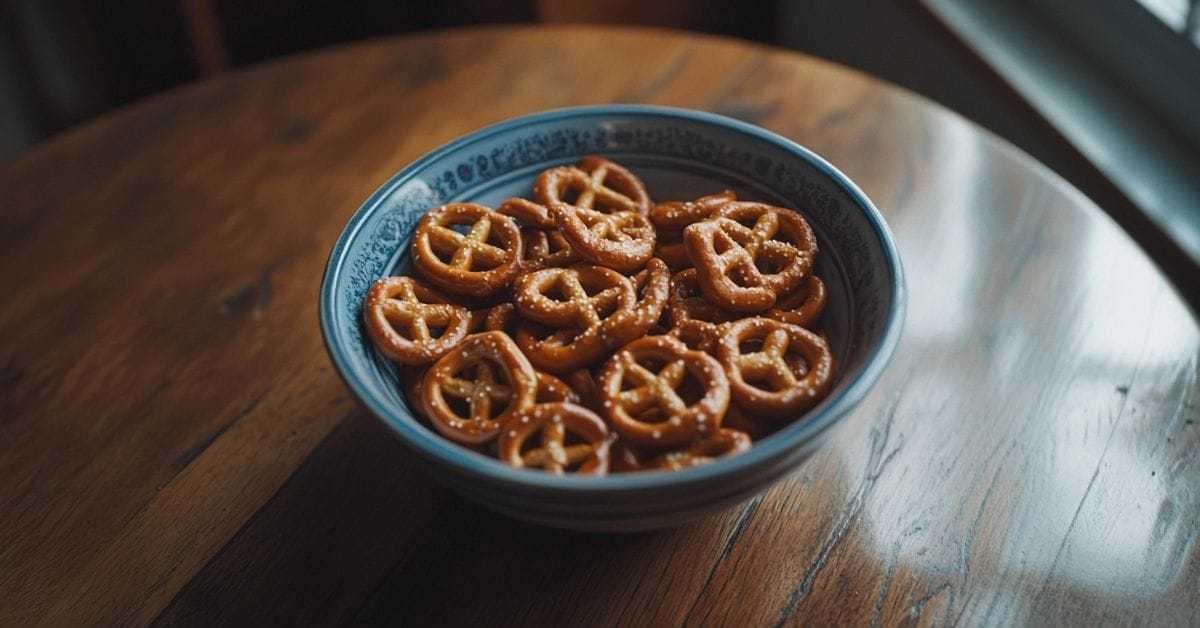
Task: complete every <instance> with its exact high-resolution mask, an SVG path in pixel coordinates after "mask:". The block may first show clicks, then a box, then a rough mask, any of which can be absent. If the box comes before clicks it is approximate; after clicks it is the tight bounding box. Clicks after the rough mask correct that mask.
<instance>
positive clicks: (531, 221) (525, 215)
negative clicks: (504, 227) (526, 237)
mask: <svg viewBox="0 0 1200 628" xmlns="http://www.w3.org/2000/svg"><path fill="white" fill-rule="evenodd" d="M496 211H497V212H498V213H501V214H504V215H505V216H509V217H512V218H516V219H517V220H518V221H520V222H521V224H523V225H525V226H526V227H533V228H535V229H557V228H558V225H557V224H555V222H554V216H552V215H551V214H550V209H549V208H548V207H546V206H545V205H542V204H541V203H535V202H533V201H531V200H529V199H525V198H519V197H513V198H510V199H506V200H505V201H504V202H502V203H500V206H499V207H497V208H496Z"/></svg>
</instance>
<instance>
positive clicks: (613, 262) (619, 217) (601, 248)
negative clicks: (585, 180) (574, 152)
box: [550, 202, 655, 272]
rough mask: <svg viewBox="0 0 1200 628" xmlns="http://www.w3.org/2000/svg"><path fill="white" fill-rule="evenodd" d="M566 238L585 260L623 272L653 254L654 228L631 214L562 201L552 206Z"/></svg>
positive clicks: (632, 268) (639, 264) (635, 268)
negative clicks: (601, 210) (599, 209)
mask: <svg viewBox="0 0 1200 628" xmlns="http://www.w3.org/2000/svg"><path fill="white" fill-rule="evenodd" d="M550 211H551V213H553V214H554V221H555V223H557V224H558V229H559V231H560V232H562V236H563V239H564V240H566V241H567V243H568V244H570V245H571V248H572V249H574V250H575V252H576V253H578V254H579V256H580V257H582V258H583V259H585V260H587V261H589V262H592V263H594V264H600V265H602V266H607V267H609V268H613V269H616V270H619V271H622V272H629V271H634V270H637V269H638V268H641V267H642V265H643V264H645V263H646V260H648V259H650V258H651V257H652V256H653V255H654V238H655V235H654V225H651V224H650V221H649V220H647V219H646V217H645V216H643V215H642V214H639V213H637V212H632V211H618V212H614V213H611V214H606V213H603V212H599V211H596V210H594V209H588V208H585V207H577V206H575V205H570V204H567V203H562V202H555V203H553V204H551V205H550Z"/></svg>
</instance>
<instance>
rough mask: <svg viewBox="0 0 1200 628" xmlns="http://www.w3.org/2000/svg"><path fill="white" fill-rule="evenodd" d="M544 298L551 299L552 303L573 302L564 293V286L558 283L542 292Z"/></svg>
mask: <svg viewBox="0 0 1200 628" xmlns="http://www.w3.org/2000/svg"><path fill="white" fill-rule="evenodd" d="M542 296H544V297H546V298H547V299H550V300H551V301H559V302H561V303H566V302H568V301H570V300H571V297H569V296H567V293H565V292H563V288H562V284H561V283H559V282H557V281H556V282H554V283H553V284H552V285H549V286H546V287H545V288H544V289H543V290H542Z"/></svg>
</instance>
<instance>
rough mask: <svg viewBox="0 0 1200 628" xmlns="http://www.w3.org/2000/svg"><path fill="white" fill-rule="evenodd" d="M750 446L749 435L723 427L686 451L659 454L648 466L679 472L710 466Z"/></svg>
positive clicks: (696, 441) (694, 443)
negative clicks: (719, 459)
mask: <svg viewBox="0 0 1200 628" xmlns="http://www.w3.org/2000/svg"><path fill="white" fill-rule="evenodd" d="M750 445H751V440H750V436H749V435H747V434H745V433H744V432H739V431H738V430H733V429H729V428H724V427H723V428H721V429H719V430H717V432H716V433H715V434H710V435H708V436H705V437H704V438H701V439H698V440H695V441H693V442H692V444H691V445H688V447H687V448H686V449H681V450H678V451H668V452H666V453H663V454H659V455H658V456H657V457H655V458H654V460H652V461H650V463H649V465H647V466H648V467H650V468H655V469H668V470H671V471H679V470H681V469H686V468H688V467H698V466H701V465H705V464H709V463H710V462H713V461H715V460H716V459H717V458H724V457H726V456H733V455H736V454H740V453H742V452H744V451H746V450H748V449H750Z"/></svg>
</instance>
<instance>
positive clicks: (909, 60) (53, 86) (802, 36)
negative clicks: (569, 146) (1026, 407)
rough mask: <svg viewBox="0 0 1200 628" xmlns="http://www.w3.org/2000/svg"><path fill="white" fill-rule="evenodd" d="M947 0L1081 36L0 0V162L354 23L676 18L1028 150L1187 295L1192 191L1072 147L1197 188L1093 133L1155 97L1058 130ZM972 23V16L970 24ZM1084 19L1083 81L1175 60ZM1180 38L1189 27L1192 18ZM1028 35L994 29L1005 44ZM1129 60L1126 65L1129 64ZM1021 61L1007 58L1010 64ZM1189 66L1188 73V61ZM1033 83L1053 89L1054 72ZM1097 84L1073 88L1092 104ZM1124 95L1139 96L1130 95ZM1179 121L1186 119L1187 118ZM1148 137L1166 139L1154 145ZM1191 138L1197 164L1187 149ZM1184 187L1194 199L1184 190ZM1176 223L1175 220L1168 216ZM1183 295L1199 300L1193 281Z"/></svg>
mask: <svg viewBox="0 0 1200 628" xmlns="http://www.w3.org/2000/svg"><path fill="white" fill-rule="evenodd" d="M1093 1H1101V0H1055V2H1053V3H1048V4H1047V5H1045V6H1053V7H1057V8H1060V9H1062V8H1064V7H1069V6H1085V5H1086V6H1092V8H1095V6H1093V5H1088V4H1087V2H1093ZM1072 2H1074V4H1071V3H1072ZM1080 2H1083V3H1084V5H1080V4H1079V3H1080ZM1060 3H1065V4H1060ZM1102 3H1103V4H1104V5H1105V6H1108V7H1109V8H1110V9H1112V8H1113V7H1117V8H1121V9H1122V10H1123V11H1124V10H1128V11H1136V12H1138V13H1137V14H1136V15H1135V17H1140V18H1145V19H1144V20H1142V21H1146V22H1154V23H1155V24H1152V25H1151V26H1152V27H1153V28H1155V29H1161V33H1162V34H1164V35H1167V36H1173V34H1172V33H1170V32H1169V31H1168V30H1167V29H1166V28H1165V27H1164V26H1163V25H1162V24H1157V21H1156V20H1155V19H1154V18H1153V17H1151V16H1150V14H1149V13H1147V12H1146V11H1144V10H1143V8H1142V7H1141V6H1140V5H1137V4H1136V3H1135V1H1134V0H1102ZM1190 6H1192V12H1191V13H1189V15H1190V16H1192V17H1194V18H1195V19H1196V21H1197V22H1198V23H1200V9H1197V8H1196V7H1200V0H1197V1H1196V2H1195V3H1193V4H1192V5H1190ZM947 7H950V8H952V9H953V8H955V7H957V8H962V7H975V8H976V9H977V10H982V9H983V8H986V7H991V8H988V9H987V11H993V12H995V11H1000V12H1001V13H1003V12H1005V11H1007V12H1011V13H1014V14H1021V15H1026V16H1027V17H1029V18H1030V19H1033V20H1035V22H1033V23H1034V24H1035V25H1036V26H1039V27H1041V29H1042V30H1043V31H1044V32H1043V33H1042V34H1043V37H1044V38H1048V39H1049V40H1050V41H1055V42H1060V41H1061V42H1067V41H1068V40H1069V39H1070V38H1069V37H1067V36H1066V34H1067V31H1070V30H1071V29H1066V28H1064V27H1063V24H1064V23H1066V24H1068V25H1072V28H1074V30H1075V31H1080V32H1082V33H1083V34H1087V32H1088V30H1089V29H1088V27H1086V26H1085V25H1084V23H1083V22H1082V21H1079V24H1075V22H1076V21H1078V20H1075V19H1074V18H1073V16H1075V15H1077V14H1075V13H1071V12H1070V11H1066V15H1065V16H1059V18H1058V19H1057V20H1056V19H1044V18H1045V16H1042V15H1040V14H1041V13H1043V11H1041V9H1043V8H1044V6H1043V4H1042V3H1040V2H1037V1H1036V0H1011V2H1010V1H1006V2H1003V3H1000V2H988V1H985V0H978V1H975V0H884V1H878V0H837V1H828V0H766V1H763V2H735V1H732V0H656V1H651V0H606V1H605V2H603V3H597V2H580V1H576V0H479V1H471V0H440V1H438V2H420V3H402V2H395V1H388V0H341V1H339V0H308V1H303V2H302V1H287V0H258V1H252V2H245V1H235V0H110V1H101V0H0V164H3V163H4V162H5V161H7V160H10V159H14V158H16V157H17V156H19V155H20V154H21V153H22V152H23V151H25V150H29V149H30V147H32V146H34V145H36V143H37V142H39V141H42V140H44V139H46V138H48V137H51V136H53V135H54V134H56V133H59V132H62V131H64V130H66V129H68V128H70V127H72V126H74V125H77V124H80V123H82V122H84V121H86V120H88V119H90V118H92V117H94V116H97V115H101V114H103V113H104V112H106V111H109V110H111V109H113V108H116V107H120V106H121V105H124V104H126V103H130V102H134V101H136V100H138V99H141V98H146V97H150V96H152V95H153V94H155V93H157V92H160V91H162V90H166V89H170V88H172V87H175V86H179V85H182V84H185V83H188V82H191V81H196V80H206V79H211V78H214V77H218V76H220V75H222V74H224V73H227V72H231V71H236V70H237V69H238V68H241V67H244V66H246V65H249V64H254V63H260V62H265V61H269V60H270V59H274V58H277V57H281V56H284V55H289V54H296V53H300V52H304V51H308V50H314V49H318V48H322V47H327V46H334V45H341V44H346V43H349V42H354V41H358V40H362V39H367V38H374V37H387V36H394V35H400V34H404V33H410V32H414V31H424V30H431V29H443V28H453V27H458V26H467V25H483V24H500V23H527V24H529V23H564V22H568V23H571V22H573V23H579V22H587V23H623V24H636V25H643V26H653V27H663V28H672V29H687V30H692V31H701V32H707V33H712V34H716V35H721V36H728V37H737V38H743V39H748V40H752V41H757V42H761V43H766V44H770V45H774V46H779V47H784V48H789V49H792V50H796V51H800V52H805V53H809V54H813V55H816V56H819V57H822V58H825V59H829V60H832V61H835V62H838V63H842V64H845V65H848V66H851V67H855V68H858V69H860V70H863V71H865V72H867V73H869V74H872V75H875V76H877V77H879V78H882V79H884V80H887V81H890V82H892V83H896V84H898V85H901V86H903V87H907V88H908V89H910V90H913V91H914V92H917V93H919V94H921V95H923V96H925V97H927V98H930V99H932V100H934V101H937V102H939V103H941V104H943V105H945V106H946V107H948V108H950V109H952V110H955V111H957V112H959V113H960V114H962V115H964V116H965V117H967V118H969V119H971V120H973V121H974V122H976V123H978V124H979V125H981V126H983V127H985V128H987V129H989V130H991V131H992V132H994V133H996V134H997V135H999V136H1001V137H1003V138H1005V139H1007V140H1009V141H1010V142H1012V143H1013V144H1015V145H1016V146H1017V147H1019V148H1021V149H1022V150H1024V151H1025V152H1026V153H1029V154H1030V155H1031V156H1033V157H1034V158H1036V159H1038V160H1039V161H1041V162H1043V163H1045V164H1046V165H1047V166H1049V168H1050V169H1051V170H1053V171H1055V172H1057V173H1058V174H1059V175H1061V176H1062V177H1064V178H1065V179H1067V180H1068V181H1069V182H1071V183H1072V184H1073V185H1074V186H1075V187H1076V188H1078V189H1079V190H1081V191H1082V192H1083V193H1084V194H1086V195H1088V196H1089V197H1090V198H1091V199H1092V200H1093V201H1095V202H1096V204H1097V205H1099V206H1100V207H1101V208H1103V209H1104V210H1106V211H1107V212H1108V213H1109V214H1110V215H1112V216H1113V217H1114V218H1115V219H1116V220H1117V222H1118V223H1120V224H1121V225H1122V227H1124V228H1125V229H1126V230H1127V231H1128V232H1129V233H1130V234H1131V235H1132V236H1133V237H1134V238H1135V239H1136V240H1137V241H1138V242H1139V243H1140V244H1141V245H1142V246H1143V248H1144V249H1145V250H1146V251H1147V253H1148V254H1149V255H1150V256H1151V258H1153V259H1154V260H1155V261H1156V262H1157V263H1158V264H1159V265H1160V267H1161V268H1163V269H1164V270H1165V271H1166V272H1167V275H1168V276H1169V277H1173V278H1174V279H1175V280H1176V281H1177V282H1178V281H1182V282H1183V285H1184V286H1185V288H1184V289H1183V292H1184V293H1185V296H1188V294H1189V293H1190V292H1191V291H1192V288H1191V286H1193V285H1195V283H1196V275H1197V273H1198V271H1200V253H1196V254H1195V255H1192V254H1191V253H1188V252H1185V251H1184V249H1183V248H1181V247H1180V246H1179V244H1178V242H1180V241H1184V240H1186V238H1187V236H1186V235H1185V236H1183V237H1182V238H1181V237H1180V236H1178V233H1185V234H1186V233H1187V232H1189V230H1190V232H1192V233H1197V232H1200V207H1193V205H1195V203H1193V202H1192V198H1190V197H1187V196H1186V195H1185V196H1180V197H1178V198H1172V197H1171V196H1170V195H1169V194H1168V195H1162V194H1156V195H1152V197H1151V198H1150V200H1151V201H1152V203H1151V204H1149V205H1148V204H1147V203H1146V200H1147V199H1146V198H1142V199H1140V200H1138V201H1134V200H1132V199H1133V197H1132V196H1130V190H1137V189H1139V186H1141V187H1142V188H1144V187H1145V186H1144V185H1142V184H1141V183H1139V181H1138V180H1136V178H1133V179H1132V180H1123V179H1122V178H1121V177H1122V175H1123V174H1124V170H1123V169H1122V168H1120V167H1119V164H1118V166H1117V167H1113V165H1112V164H1111V163H1110V164H1107V165H1106V164H1104V163H1103V161H1102V160H1101V161H1097V159H1096V157H1097V154H1087V153H1085V152H1084V151H1085V150H1086V149H1087V148H1088V147H1089V146H1090V147H1091V148H1092V149H1096V148H1097V147H1099V148H1100V149H1101V150H1100V151H1099V153H1098V154H1099V155H1100V156H1101V157H1104V156H1106V155H1113V154H1124V153H1126V152H1130V151H1131V150H1132V151H1133V152H1140V156H1139V157H1138V159H1139V160H1140V161H1139V163H1154V164H1156V165H1153V166H1148V167H1151V168H1156V169H1154V170H1150V172H1155V173H1158V172H1165V171H1168V170H1173V171H1174V172H1176V173H1182V174H1181V175H1180V178H1181V179H1183V180H1184V181H1183V185H1182V186H1180V187H1177V190H1188V189H1190V187H1189V186H1194V185H1200V179H1197V180H1195V181H1188V179H1193V178H1194V177H1191V176H1190V175H1189V174H1188V173H1189V172H1190V170H1189V168H1188V167H1186V165H1185V164H1184V162H1181V161H1179V159H1178V157H1179V155H1181V154H1184V153H1182V152H1180V151H1179V150H1177V149H1178V148H1179V146H1176V145H1175V144H1178V143H1179V142H1178V141H1177V138H1180V137H1184V135H1183V134H1180V133H1176V132H1174V131H1171V130H1170V129H1166V130H1162V129H1160V132H1159V133H1158V135H1157V136H1156V137H1157V138H1166V140H1165V144H1170V145H1169V146H1164V140H1162V139H1154V138H1151V139H1150V140H1149V141H1147V142H1144V143H1143V144H1142V145H1140V146H1137V147H1133V148H1132V149H1131V148H1130V147H1123V146H1121V145H1120V144H1111V145H1105V144H1104V142H1105V141H1106V140H1105V138H1106V137H1115V136H1114V135H1113V134H1112V133H1107V132H1106V129H1114V128H1150V126H1147V125H1154V124H1158V126H1160V127H1164V128H1165V127H1169V126H1171V125H1170V124H1169V123H1166V122H1164V120H1166V118H1164V117H1163V116H1162V115H1160V113H1159V112H1157V111H1155V110H1153V109H1147V110H1145V111H1143V112H1142V113H1139V114H1137V116H1138V117H1137V118H1136V119H1133V120H1115V121H1114V120H1107V121H1104V122H1101V123H1099V125H1098V126H1094V127H1093V128H1092V132H1093V136H1092V138H1090V139H1088V140H1087V141H1085V142H1083V143H1081V142H1080V141H1079V138H1074V139H1069V138H1068V136H1066V135H1064V134H1063V132H1062V130H1061V128H1060V127H1059V126H1056V124H1055V123H1054V120H1053V118H1052V117H1048V116H1047V114H1046V111H1045V110H1044V108H1038V107H1036V106H1035V105H1033V104H1031V102H1035V101H1034V100H1031V99H1030V98H1029V94H1028V93H1027V92H1021V91H1018V88H1019V87H1020V86H1019V82H1017V83H1014V81H1013V76H1011V75H1009V74H1004V73H1001V72H1002V70H1000V69H998V68H997V66H996V65H995V62H994V59H992V60H988V59H986V58H985V57H984V56H980V55H981V53H980V48H979V42H978V41H972V40H970V39H969V38H968V37H966V36H964V35H963V33H962V31H961V29H958V30H952V28H953V27H952V26H951V25H950V23H949V22H947V21H946V11H947ZM987 11H981V14H986V13H987ZM1062 12H1063V11H1059V13H1062ZM1093 12H1095V11H1093ZM1096 13H1098V14H1099V13H1100V12H1096ZM1189 19H1190V18H1189ZM986 21H987V19H986V18H984V22H985V26H986ZM1109 22H1116V23H1115V24H1110V25H1109V26H1110V27H1113V28H1116V29H1117V32H1124V31H1123V30H1122V28H1121V27H1122V25H1123V24H1125V23H1126V22H1125V20H1124V19H1123V18H1120V17H1118V18H1116V19H1110V20H1109ZM1196 28H1197V29H1200V25H1198V26H1197V27H1196ZM1091 30H1093V31H1096V33H1095V34H1096V37H1093V39H1096V38H1099V39H1101V40H1102V43H1103V42H1112V45H1111V46H1109V47H1108V48H1107V50H1108V52H1109V53H1111V54H1110V56H1112V57H1113V58H1115V59H1117V60H1119V61H1121V63H1119V65H1120V66H1121V67H1119V68H1115V69H1114V70H1119V71H1109V70H1110V69H1109V68H1105V67H1104V64H1103V63H1093V61H1096V60H1097V59H1096V58H1095V55H1091V54H1089V53H1088V50H1089V49H1088V46H1086V45H1076V44H1074V43H1070V44H1069V45H1068V48H1067V50H1068V52H1069V53H1070V54H1071V55H1073V56H1075V57H1078V58H1079V59H1080V63H1081V64H1082V67H1083V68H1084V69H1085V70H1089V71H1092V70H1094V71H1095V72H1096V76H1097V81H1098V84H1108V83H1111V84H1112V85H1114V86H1118V85H1121V86H1120V87H1114V90H1113V91H1116V92H1121V93H1128V94H1132V96H1131V98H1132V99H1133V100H1134V101H1137V100H1139V99H1141V96H1143V95H1145V94H1147V93H1150V92H1143V91H1141V89H1140V86H1138V85H1136V84H1134V85H1131V86H1129V89H1126V87H1125V86H1124V84H1121V83H1120V81H1119V79H1121V77H1122V76H1124V77H1125V78H1126V79H1128V78H1129V77H1131V76H1132V77H1135V78H1137V77H1142V76H1151V75H1153V74H1154V73H1153V72H1147V70H1152V69H1154V68H1155V67H1158V68H1168V69H1169V68H1171V67H1172V66H1175V65H1178V64H1175V63H1173V62H1170V61H1171V60H1170V59H1168V60H1167V62H1162V63H1155V62H1154V60H1153V59H1150V60H1149V61H1147V59H1146V57H1145V55H1137V54H1132V52H1131V49H1130V47H1131V46H1132V47H1137V48H1138V50H1142V49H1143V48H1146V46H1144V45H1141V44H1137V43H1136V42H1134V41H1132V39H1129V38H1125V37H1116V38H1114V37H1108V36H1107V35H1104V33H1102V32H1100V31H1098V30H1096V29H1091ZM1017 32H1018V33H1020V32H1022V30H1021V29H1017ZM1075 34H1076V35H1079V34H1080V33H1075ZM1144 35H1145V36H1144V37H1143V39H1148V40H1149V41H1150V42H1151V43H1153V42H1155V41H1159V40H1164V41H1165V40H1166V39H1169V38H1168V37H1166V36H1160V33H1159V31H1158V30H1154V31H1152V32H1149V33H1146V34H1144ZM1196 36H1197V38H1198V39H1197V41H1200V30H1197V35H1196ZM1173 39H1178V42H1168V43H1179V42H1184V41H1185V39H1184V38H1182V37H1173ZM1127 40H1128V41H1127ZM1031 41H1032V40H1031ZM1028 43H1029V42H1023V41H1010V42H1009V43H1008V44H1007V45H1008V46H1009V47H1021V46H1026V45H1027V44H1028ZM1142 43H1143V44H1144V43H1146V42H1142ZM1152 47H1153V46H1151V48H1152ZM1183 47H1184V48H1189V50H1187V51H1185V53H1184V56H1182V57H1176V58H1175V59H1176V60H1182V61H1188V62H1195V63H1194V64H1193V65H1196V66H1200V54H1196V53H1197V52H1200V51H1197V50H1195V49H1194V48H1191V46H1190V44H1185V45H1183ZM1127 49H1130V50H1127ZM1034 59H1035V60H1034V61H1033V63H1035V64H1039V65H1046V67H1052V66H1053V62H1051V61H1050V60H1048V59H1047V58H1041V57H1034ZM1135 61H1137V63H1140V64H1141V65H1137V66H1136V67H1134V66H1133V65H1131V64H1134V62H1135ZM1147 63H1149V64H1150V65H1151V66H1154V67H1147ZM1184 65H1187V66H1188V67H1192V65H1189V64H1184ZM1127 66H1128V67H1127ZM1027 70H1029V68H1028V67H1025V68H1021V67H1017V68H1016V72H1017V73H1018V74H1020V73H1023V72H1026V71H1027ZM1069 71H1073V70H1069ZM1195 78H1196V81H1197V82H1198V84H1200V76H1196V77H1195ZM1158 82H1159V83H1164V82H1165V83H1166V89H1165V90H1160V91H1162V92H1164V93H1166V94H1167V95H1168V97H1169V98H1174V99H1175V100H1177V101H1180V102H1183V103H1184V110H1185V111H1186V110H1188V109H1187V106H1186V104H1187V103H1189V102H1191V97H1190V96H1188V97H1187V98H1175V97H1176V96H1178V95H1179V93H1180V90H1179V89H1177V88H1178V86H1179V85H1180V84H1181V83H1180V81H1178V80H1174V79H1171V80H1167V81H1163V80H1159V81H1158ZM1185 82H1186V81H1185ZM1014 86H1016V87H1014ZM1046 87H1047V88H1048V89H1051V90H1053V89H1056V85H1055V84H1053V82H1051V83H1050V84H1049V85H1048V86H1046ZM1058 89H1060V90H1061V89H1072V87H1069V86H1067V87H1059V88H1058ZM1183 91H1187V90H1183ZM1193 91H1194V90H1193ZM1104 98H1106V97H1097V98H1095V99H1088V98H1084V99H1079V98H1076V99H1075V100H1076V102H1089V103H1090V102H1096V103H1099V104H1100V105H1101V106H1102V107H1106V106H1107V104H1105V100H1104ZM1142 100H1144V99H1142ZM1174 104H1179V103H1178V102H1176V103H1174ZM1132 107H1133V108H1134V109H1137V108H1139V105H1138V104H1137V103H1136V102H1135V103H1134V105H1132ZM1176 109H1178V107H1176ZM1072 115H1074V114H1072ZM1075 117H1076V118H1078V116H1075ZM1185 118H1187V116H1185ZM1058 122H1059V123H1061V122H1062V121H1061V120H1059V121H1058ZM1072 122H1073V121H1072ZM1195 126H1196V127H1197V128H1200V124H1197V125H1195ZM1097 138H1099V139H1097ZM1156 142H1157V147H1156ZM1158 147H1162V148H1165V149H1169V150H1166V151H1165V152H1164V151H1158ZM1192 148H1195V149H1196V151H1197V152H1196V155H1197V159H1196V162H1197V163H1200V146H1197V147H1192ZM1189 150H1191V149H1189ZM1093 152H1095V150H1093ZM1156 152H1164V154H1165V155H1166V156H1165V157H1163V156H1159V157H1158V158H1159V159H1160V161H1158V162H1151V161H1147V159H1149V158H1152V157H1154V155H1153V153H1156ZM1186 163H1192V162H1190V161H1188V162H1186ZM1173 176H1174V175H1173ZM1126 179H1130V177H1128V176H1127V177H1126ZM1159 196H1162V198H1158V197H1159ZM1194 196H1195V198H1200V190H1196V191H1195V194H1194ZM1155 205H1157V206H1155ZM1189 221H1191V222H1189ZM1193 222H1194V223H1196V224H1195V225H1194V226H1192V224H1193ZM1179 225H1182V226H1183V228H1182V229H1177V228H1176V227H1178V226H1179ZM1197 291H1200V290H1197ZM1192 296H1193V298H1192V300H1193V301H1195V302H1196V303H1200V296H1198V295H1192Z"/></svg>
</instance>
